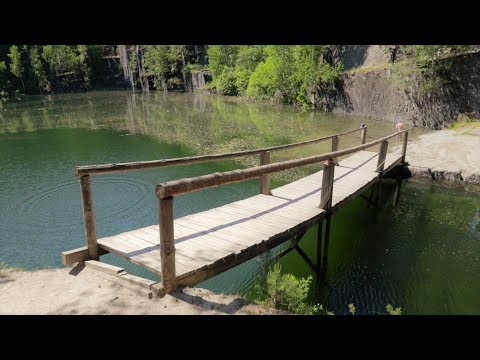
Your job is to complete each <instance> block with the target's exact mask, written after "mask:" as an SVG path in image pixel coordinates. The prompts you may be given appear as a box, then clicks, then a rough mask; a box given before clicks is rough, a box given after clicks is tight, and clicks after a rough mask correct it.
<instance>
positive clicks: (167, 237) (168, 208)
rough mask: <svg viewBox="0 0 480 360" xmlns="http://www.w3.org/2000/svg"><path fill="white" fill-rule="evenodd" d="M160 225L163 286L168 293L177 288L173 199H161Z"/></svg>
mask: <svg viewBox="0 0 480 360" xmlns="http://www.w3.org/2000/svg"><path fill="white" fill-rule="evenodd" d="M159 224H160V258H161V261H162V286H163V288H164V289H165V291H166V292H167V293H168V292H170V291H173V290H175V288H176V275H175V243H174V234H173V197H168V198H165V199H159Z"/></svg>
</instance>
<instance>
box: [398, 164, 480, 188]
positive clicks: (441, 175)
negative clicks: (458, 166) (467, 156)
mask: <svg viewBox="0 0 480 360" xmlns="http://www.w3.org/2000/svg"><path fill="white" fill-rule="evenodd" d="M408 170H410V173H411V174H412V177H422V178H427V179H432V180H444V181H450V182H459V181H463V182H465V183H468V184H476V185H480V174H472V175H469V176H467V177H465V178H464V177H463V176H462V173H461V172H460V171H450V170H432V169H430V168H426V167H420V166H409V167H408Z"/></svg>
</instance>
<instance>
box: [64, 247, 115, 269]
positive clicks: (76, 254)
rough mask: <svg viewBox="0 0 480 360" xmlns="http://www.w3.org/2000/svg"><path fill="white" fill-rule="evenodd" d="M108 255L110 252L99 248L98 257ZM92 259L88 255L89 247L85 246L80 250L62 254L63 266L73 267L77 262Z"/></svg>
mask: <svg viewBox="0 0 480 360" xmlns="http://www.w3.org/2000/svg"><path fill="white" fill-rule="evenodd" d="M105 254H108V251H106V250H104V249H102V248H99V249H98V255H100V256H101V255H105ZM89 258H90V257H89V255H88V247H86V246H83V247H81V248H78V249H73V250H68V251H64V252H62V263H63V265H73V264H75V263H77V262H81V261H85V260H88V259H89Z"/></svg>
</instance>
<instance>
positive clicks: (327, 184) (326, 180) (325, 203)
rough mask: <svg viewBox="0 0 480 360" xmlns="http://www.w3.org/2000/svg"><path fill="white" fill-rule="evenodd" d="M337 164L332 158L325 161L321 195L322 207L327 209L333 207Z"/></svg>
mask: <svg viewBox="0 0 480 360" xmlns="http://www.w3.org/2000/svg"><path fill="white" fill-rule="evenodd" d="M334 170H335V164H334V163H333V160H332V159H328V160H327V161H325V168H324V169H323V178H322V194H321V197H320V206H319V207H320V208H322V209H325V210H327V211H329V210H330V208H331V207H332V194H333V180H334Z"/></svg>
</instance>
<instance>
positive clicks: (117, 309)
mask: <svg viewBox="0 0 480 360" xmlns="http://www.w3.org/2000/svg"><path fill="white" fill-rule="evenodd" d="M0 289H1V291H0V315H286V314H288V313H287V312H285V311H281V310H277V309H273V308H269V307H266V306H262V305H257V304H253V303H251V302H249V301H248V300H246V299H245V298H243V297H241V296H239V295H225V294H216V293H213V292H212V291H210V290H206V289H202V288H191V287H186V288H183V289H180V290H178V291H176V292H174V293H172V294H167V295H165V296H164V297H162V298H156V297H154V298H153V299H146V298H145V297H143V296H141V295H138V294H136V293H134V292H132V291H130V290H128V289H127V288H125V287H123V286H121V285H119V284H117V283H116V282H114V281H111V280H109V278H108V277H107V276H103V274H102V273H101V272H98V271H95V270H92V269H90V268H87V267H85V268H83V269H81V270H80V271H78V272H77V271H76V269H75V268H62V269H45V270H34V271H27V270H20V269H1V270H0Z"/></svg>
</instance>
